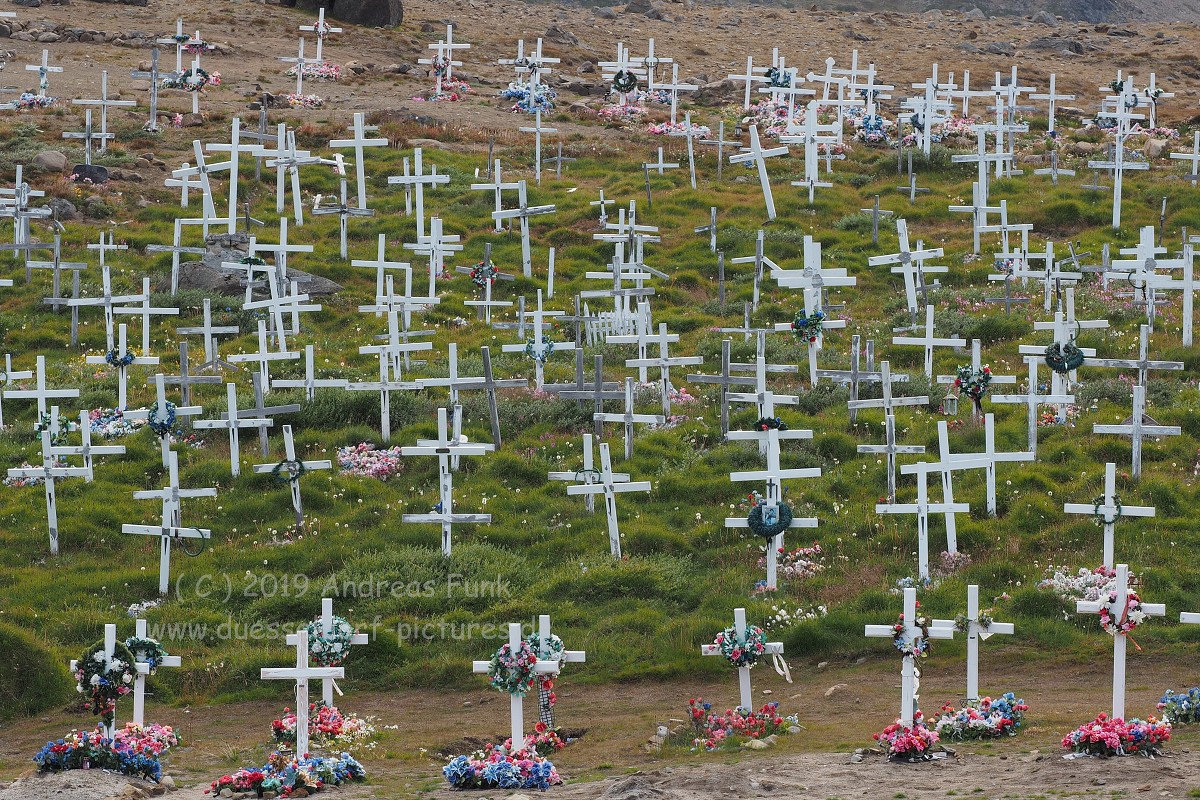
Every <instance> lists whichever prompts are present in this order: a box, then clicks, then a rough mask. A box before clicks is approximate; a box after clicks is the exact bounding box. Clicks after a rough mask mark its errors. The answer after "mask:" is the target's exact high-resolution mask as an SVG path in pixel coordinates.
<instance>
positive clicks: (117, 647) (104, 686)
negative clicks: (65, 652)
mask: <svg viewBox="0 0 1200 800" xmlns="http://www.w3.org/2000/svg"><path fill="white" fill-rule="evenodd" d="M133 679H134V658H133V653H131V652H129V648H128V647H126V646H125V645H124V644H122V643H121V642H117V643H115V644H114V645H113V653H112V658H111V659H110V658H108V657H106V656H105V654H104V640H103V639H101V640H100V641H98V642H96V643H95V644H94V645H92V646H91V647H89V648H88V649H87V650H85V651H84V652H83V655H81V656H80V657H79V659H78V660H77V661H76V662H75V691H77V692H79V693H80V694H83V695H87V696H89V697H90V698H91V700H90V703H89V707H90V708H91V711H92V713H93V714H96V715H97V716H99V717H100V719H101V721H102V722H104V723H105V724H107V723H108V722H109V721H111V720H112V718H113V715H114V713H115V712H116V708H117V700H118V699H119V698H121V697H124V696H125V695H127V694H129V693H130V692H132V691H133Z"/></svg>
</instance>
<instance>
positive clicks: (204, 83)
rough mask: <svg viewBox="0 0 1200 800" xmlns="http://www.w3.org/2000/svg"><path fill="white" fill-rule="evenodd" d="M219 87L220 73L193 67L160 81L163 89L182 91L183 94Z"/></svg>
mask: <svg viewBox="0 0 1200 800" xmlns="http://www.w3.org/2000/svg"><path fill="white" fill-rule="evenodd" d="M220 85H221V73H219V72H208V71H207V70H204V69H201V68H200V67H194V68H192V69H189V70H186V71H185V72H182V73H180V74H178V75H174V74H172V75H168V76H167V77H165V78H163V79H162V82H161V84H160V87H161V88H163V89H183V90H184V91H185V92H202V91H204V90H205V89H207V88H208V87H209V86H220Z"/></svg>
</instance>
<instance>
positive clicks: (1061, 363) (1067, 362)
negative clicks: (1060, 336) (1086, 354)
mask: <svg viewBox="0 0 1200 800" xmlns="http://www.w3.org/2000/svg"><path fill="white" fill-rule="evenodd" d="M1082 364H1083V351H1082V350H1080V349H1079V348H1078V347H1076V346H1075V343H1074V342H1067V343H1066V344H1061V343H1059V342H1055V343H1054V344H1052V345H1050V346H1049V347H1047V348H1046V366H1048V367H1049V368H1050V369H1052V370H1054V371H1055V372H1057V373H1058V374H1060V375H1065V374H1067V373H1068V372H1070V371H1071V370H1073V369H1077V368H1078V367H1079V366H1080V365H1082Z"/></svg>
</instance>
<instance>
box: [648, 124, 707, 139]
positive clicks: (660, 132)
mask: <svg viewBox="0 0 1200 800" xmlns="http://www.w3.org/2000/svg"><path fill="white" fill-rule="evenodd" d="M646 132H647V133H651V134H654V135H655V136H670V135H671V134H676V135H683V134H690V135H692V136H711V135H712V129H711V128H709V127H708V126H707V125H696V124H695V123H693V124H692V125H691V126H690V127H689V125H688V124H687V123H686V122H655V123H651V124H649V125H647V126H646Z"/></svg>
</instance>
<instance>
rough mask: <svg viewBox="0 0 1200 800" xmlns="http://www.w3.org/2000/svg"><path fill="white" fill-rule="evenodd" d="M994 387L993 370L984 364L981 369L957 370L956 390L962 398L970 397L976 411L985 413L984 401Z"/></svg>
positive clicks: (955, 378) (967, 367)
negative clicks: (989, 388)
mask: <svg viewBox="0 0 1200 800" xmlns="http://www.w3.org/2000/svg"><path fill="white" fill-rule="evenodd" d="M991 385H992V368H991V367H990V366H988V365H987V364H984V365H983V367H982V368H981V369H978V370H976V369H973V368H972V367H970V366H962V367H959V368H958V369H957V370H955V377H954V388H955V389H958V394H959V396H961V397H969V398H970V399H971V402H972V403H974V404H975V410H976V411H977V412H979V413H981V414H982V413H983V405H982V401H983V398H984V397H985V396H987V393H988V387H989V386H991Z"/></svg>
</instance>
